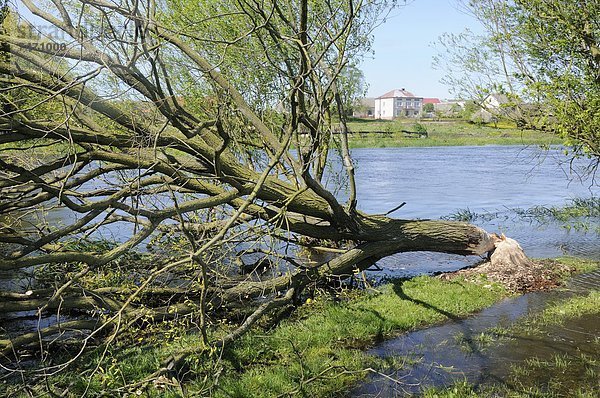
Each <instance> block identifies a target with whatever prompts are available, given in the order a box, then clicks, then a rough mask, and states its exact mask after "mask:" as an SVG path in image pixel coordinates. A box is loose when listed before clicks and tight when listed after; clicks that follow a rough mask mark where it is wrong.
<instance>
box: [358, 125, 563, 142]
mask: <svg viewBox="0 0 600 398" xmlns="http://www.w3.org/2000/svg"><path fill="white" fill-rule="evenodd" d="M348 129H349V130H350V132H351V133H350V134H349V136H348V142H349V146H350V147H351V148H386V147H429V146H467V145H474V146H479V145H542V146H547V145H558V144H561V143H562V141H561V140H560V138H559V137H557V136H556V135H555V134H552V133H545V132H541V131H534V130H522V129H519V128H517V127H516V126H514V125H510V124H501V123H498V124H497V125H495V126H494V125H493V124H489V125H476V124H472V123H468V122H465V121H456V120H449V121H428V120H420V121H411V120H394V121H392V120H369V119H354V120H352V121H350V122H349V123H348ZM423 129H424V130H425V131H426V132H427V137H426V138H419V136H418V135H412V134H411V135H407V134H405V133H403V132H402V130H406V131H418V130H423Z"/></svg>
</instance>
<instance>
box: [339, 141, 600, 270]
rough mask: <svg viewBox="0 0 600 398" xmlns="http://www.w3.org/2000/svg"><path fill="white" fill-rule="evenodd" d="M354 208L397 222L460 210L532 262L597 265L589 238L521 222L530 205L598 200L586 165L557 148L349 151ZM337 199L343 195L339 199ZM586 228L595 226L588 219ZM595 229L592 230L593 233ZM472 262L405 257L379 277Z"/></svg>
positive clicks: (385, 264) (597, 253) (597, 250)
mask: <svg viewBox="0 0 600 398" xmlns="http://www.w3.org/2000/svg"><path fill="white" fill-rule="evenodd" d="M352 156H353V159H354V160H355V162H356V180H357V187H358V193H357V196H358V208H359V209H360V210H363V211H365V212H368V213H375V214H379V213H386V212H388V211H389V210H391V209H393V208H394V207H396V206H398V205H399V204H401V203H402V202H406V205H404V206H403V207H402V208H400V209H399V210H397V211H395V212H393V213H392V214H390V216H392V217H396V218H423V219H430V218H431V219H436V218H442V217H447V216H450V215H452V214H455V213H457V212H458V211H461V210H463V211H464V210H467V209H468V211H470V212H472V213H476V214H481V215H482V216H481V217H478V218H476V219H475V220H473V221H472V222H473V223H475V224H476V225H479V226H481V227H482V228H484V229H486V230H487V231H489V232H501V233H504V234H505V235H506V236H509V237H512V238H514V239H516V240H517V241H519V242H520V243H521V245H522V246H523V248H524V249H525V252H526V253H527V254H528V255H529V256H531V257H538V258H541V257H557V256H560V255H565V254H567V255H576V256H582V257H587V258H593V259H600V244H599V237H598V235H597V234H596V233H594V232H585V231H581V230H579V231H578V230H575V229H573V228H571V229H568V228H565V227H564V226H562V225H560V224H559V223H556V222H539V221H537V220H534V219H532V218H530V217H522V216H519V211H518V210H527V209H531V208H533V207H535V206H545V207H552V206H564V205H568V204H569V203H570V200H572V199H575V198H590V197H598V196H599V195H600V186H599V185H598V182H594V180H593V176H591V175H589V173H588V172H587V166H588V164H589V162H588V161H586V160H576V161H574V162H570V159H569V157H568V156H565V154H564V153H563V151H562V150H561V149H560V148H552V149H551V150H548V151H546V150H542V149H540V148H538V147H533V146H532V147H522V146H474V147H469V146H463V147H433V148H365V149H354V150H353V151H352ZM339 196H340V197H342V198H343V197H344V196H345V194H344V193H343V192H341V193H340V194H339ZM588 221H589V222H590V223H591V225H592V227H593V226H594V225H596V226H597V225H599V224H598V223H600V219H598V218H595V219H592V220H588ZM592 229H593V228H592ZM476 261H478V259H477V258H469V257H461V256H454V255H444V254H439V253H404V254H398V255H395V256H391V257H388V258H386V259H383V260H381V261H380V262H379V264H378V265H379V266H380V267H382V268H383V269H384V270H383V271H381V272H379V273H378V275H385V276H392V277H404V276H411V275H416V274H421V273H434V272H443V271H449V270H452V269H456V268H458V267H463V266H465V265H470V264H472V263H474V262H476Z"/></svg>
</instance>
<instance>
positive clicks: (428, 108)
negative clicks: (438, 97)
mask: <svg viewBox="0 0 600 398" xmlns="http://www.w3.org/2000/svg"><path fill="white" fill-rule="evenodd" d="M434 109H435V108H434V106H433V104H431V103H429V104H425V105H423V112H425V113H431V112H433V111H434Z"/></svg>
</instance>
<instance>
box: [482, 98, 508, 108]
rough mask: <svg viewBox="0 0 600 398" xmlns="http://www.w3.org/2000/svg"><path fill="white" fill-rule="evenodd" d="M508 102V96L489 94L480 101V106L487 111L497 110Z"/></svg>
mask: <svg viewBox="0 0 600 398" xmlns="http://www.w3.org/2000/svg"><path fill="white" fill-rule="evenodd" d="M508 103H509V100H508V97H507V96H506V95H505V94H489V95H488V96H487V97H485V98H484V99H483V101H482V102H481V106H482V108H484V109H486V110H488V111H494V110H498V109H500V108H501V107H503V106H505V105H506V104H508Z"/></svg>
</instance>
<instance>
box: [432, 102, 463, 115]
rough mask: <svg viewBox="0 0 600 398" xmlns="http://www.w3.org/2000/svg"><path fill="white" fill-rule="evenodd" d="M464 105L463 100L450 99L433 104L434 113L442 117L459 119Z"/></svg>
mask: <svg viewBox="0 0 600 398" xmlns="http://www.w3.org/2000/svg"><path fill="white" fill-rule="evenodd" d="M465 105H466V101H465V100H461V99H452V100H445V101H443V102H442V101H440V102H437V103H434V104H433V109H434V111H435V113H436V114H437V115H439V116H442V117H459V116H460V114H461V113H462V111H463V110H464V108H465Z"/></svg>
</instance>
